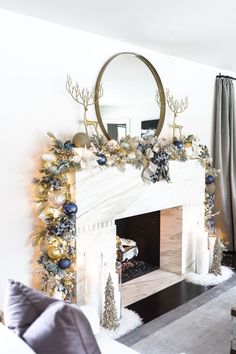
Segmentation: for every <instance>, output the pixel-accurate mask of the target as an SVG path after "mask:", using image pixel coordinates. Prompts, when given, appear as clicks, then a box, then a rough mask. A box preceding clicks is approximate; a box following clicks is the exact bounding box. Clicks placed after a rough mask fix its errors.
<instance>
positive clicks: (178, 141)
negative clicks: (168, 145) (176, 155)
mask: <svg viewBox="0 0 236 354" xmlns="http://www.w3.org/2000/svg"><path fill="white" fill-rule="evenodd" d="M173 144H174V145H175V146H176V147H177V148H178V149H182V147H183V146H184V144H183V142H182V141H180V140H175V141H174V142H173Z"/></svg>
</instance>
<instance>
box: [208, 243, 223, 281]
mask: <svg viewBox="0 0 236 354" xmlns="http://www.w3.org/2000/svg"><path fill="white" fill-rule="evenodd" d="M221 261H222V248H221V241H220V238H219V237H217V238H216V240H215V245H214V251H213V260H212V265H211V268H210V271H209V273H212V274H214V275H222V273H221Z"/></svg>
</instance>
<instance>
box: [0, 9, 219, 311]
mask: <svg viewBox="0 0 236 354" xmlns="http://www.w3.org/2000/svg"><path fill="white" fill-rule="evenodd" d="M0 33H1V40H0V117H1V141H2V143H1V157H0V170H1V175H0V176H1V177H0V178H1V183H0V197H1V214H0V215H1V216H0V218H1V219H0V220H1V236H0V237H1V239H0V241H1V242H0V247H1V257H0V272H1V276H0V309H1V308H2V304H3V298H4V292H5V288H6V281H7V278H14V279H17V280H20V281H23V282H25V283H27V284H30V279H31V263H30V261H31V255H32V249H31V247H30V242H29V236H30V235H31V233H32V230H33V225H34V220H33V218H32V208H33V195H32V185H31V180H32V178H33V176H34V175H35V174H36V171H37V164H38V161H39V154H40V153H41V152H42V150H43V148H44V147H45V146H46V145H47V143H48V138H47V137H46V132H47V131H52V132H54V133H55V134H56V135H57V136H58V137H60V138H62V139H64V138H70V137H71V136H72V135H73V134H74V133H75V132H76V131H77V128H78V114H79V112H80V113H81V111H80V110H79V108H78V107H77V105H76V103H75V102H74V101H73V100H72V98H71V97H70V96H69V94H68V93H67V92H66V90H65V80H66V75H67V74H71V75H72V77H73V78H74V79H76V80H78V82H79V83H80V84H81V86H87V87H88V88H91V87H92V86H93V85H94V83H95V80H96V77H97V74H98V72H99V70H100V68H101V66H102V65H103V64H104V62H105V61H106V60H107V59H108V58H109V57H110V56H112V55H113V54H115V53H117V52H121V51H134V52H137V53H139V54H142V55H144V56H146V57H147V58H148V59H149V60H150V61H151V62H152V63H153V64H154V66H155V67H156V69H157V71H158V72H159V74H160V76H161V79H162V81H163V85H164V87H168V88H170V90H171V91H172V92H173V94H174V95H175V96H176V97H182V96H186V95H187V96H188V97H189V102H190V105H189V108H188V109H187V111H186V112H185V113H184V114H183V115H182V116H181V117H180V119H179V122H180V123H181V124H182V123H183V125H184V131H185V132H186V133H190V132H191V133H194V134H197V135H198V136H199V137H200V138H201V141H202V142H203V143H204V144H208V145H210V143H211V127H212V102H213V91H214V78H215V75H216V74H218V73H219V69H216V68H211V67H207V66H203V65H199V64H196V63H193V62H189V61H186V60H182V59H177V58H174V57H170V56H167V55H162V54H157V53H155V52H153V51H150V50H146V49H144V48H139V47H135V46H132V45H130V44H127V43H122V42H118V41H115V40H111V39H107V38H103V37H99V36H95V35H92V34H87V33H84V32H80V31H77V30H74V29H70V28H66V27H63V26H58V25H55V24H52V23H48V22H44V21H41V20H36V19H33V18H29V17H26V16H22V15H17V14H15V13H11V12H7V11H4V10H0ZM170 119H171V114H170V112H169V111H167V119H166V123H165V127H164V130H163V135H167V134H170V128H169V127H168V125H169V123H170Z"/></svg>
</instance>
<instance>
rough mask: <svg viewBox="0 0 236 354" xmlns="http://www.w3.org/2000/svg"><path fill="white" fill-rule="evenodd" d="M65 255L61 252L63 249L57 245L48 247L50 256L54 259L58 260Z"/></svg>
mask: <svg viewBox="0 0 236 354" xmlns="http://www.w3.org/2000/svg"><path fill="white" fill-rule="evenodd" d="M62 256H63V254H62V253H61V250H60V249H59V248H57V247H56V246H53V245H51V246H49V247H48V257H49V258H51V259H53V260H57V259H60V258H61V257H62Z"/></svg>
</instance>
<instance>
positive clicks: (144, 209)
mask: <svg viewBox="0 0 236 354" xmlns="http://www.w3.org/2000/svg"><path fill="white" fill-rule="evenodd" d="M169 167H170V179H171V183H167V182H166V181H160V182H157V183H155V184H154V183H151V184H149V185H147V184H145V183H144V182H143V180H142V178H141V171H140V170H137V169H135V168H134V167H133V166H130V165H128V166H127V168H126V170H125V172H120V171H119V170H118V169H117V168H113V167H110V168H106V167H104V168H102V170H101V169H100V168H97V169H95V170H92V171H83V172H78V173H76V180H75V188H76V202H77V205H78V214H77V216H78V219H77V220H78V221H77V267H78V279H77V294H78V302H79V303H80V304H82V303H85V304H86V303H87V304H91V305H93V306H94V307H96V309H97V310H98V312H99V313H100V314H101V311H102V305H103V302H104V286H105V283H106V279H107V275H108V273H110V274H111V275H112V278H113V282H114V286H115V291H117V289H118V284H117V278H116V272H115V265H116V235H117V232H122V231H121V230H122V228H123V229H124V228H125V227H126V226H124V224H122V223H123V222H121V225H120V226H118V224H119V220H125V219H126V220H127V219H129V218H131V217H134V218H136V216H140V215H146V216H147V215H148V214H150V215H151V214H152V213H154V215H155V213H159V212H160V218H159V223H160V241H157V242H159V243H160V247H159V249H160V255H159V260H158V259H157V260H155V262H154V266H156V267H160V271H167V272H171V273H173V274H179V275H181V274H184V273H185V272H189V271H195V266H196V239H197V236H198V235H199V234H202V233H203V231H204V196H205V171H204V169H203V167H202V166H201V164H200V163H199V162H198V161H196V160H189V161H186V162H184V163H183V162H179V161H170V164H169ZM133 220H137V219H133ZM151 222H152V221H151ZM157 223H158V222H157ZM116 224H117V225H116ZM133 224H136V222H135V221H134V222H133ZM116 226H117V227H118V230H119V231H117V229H116ZM130 227H131V229H132V226H130ZM140 229H141V230H142V227H141V228H140ZM135 234H136V233H134V232H132V235H131V234H130V236H129V237H130V238H131V239H133V238H135V237H136V236H135ZM125 237H127V236H125ZM150 238H152V239H154V240H156V237H153V235H152V236H150ZM142 242H143V241H142V238H141V240H137V243H139V246H138V247H139V248H140V250H142V249H145V247H146V246H145V245H141V243H142ZM147 247H148V248H150V247H149V246H147ZM154 247H156V246H154ZM158 253H159V252H155V256H154V257H157V258H158V256H157V254H158ZM157 272H158V271H157ZM150 274H152V273H150ZM137 279H141V277H140V278H137ZM132 281H135V280H131V281H130V282H127V283H125V284H129V283H132ZM157 282H158V281H157ZM125 284H124V285H125Z"/></svg>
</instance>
